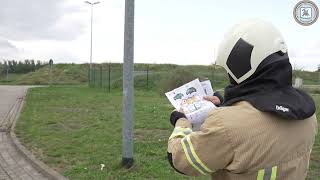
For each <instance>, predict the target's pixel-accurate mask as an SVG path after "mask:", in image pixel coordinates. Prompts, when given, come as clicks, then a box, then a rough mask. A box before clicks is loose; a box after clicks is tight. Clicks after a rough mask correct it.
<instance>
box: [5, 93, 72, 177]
mask: <svg viewBox="0 0 320 180" xmlns="http://www.w3.org/2000/svg"><path fill="white" fill-rule="evenodd" d="M24 103H25V96H24V97H22V98H19V99H18V101H17V102H16V104H15V105H14V106H13V112H14V115H13V116H10V117H9V118H10V119H8V120H7V121H9V122H12V126H11V128H10V129H8V130H9V131H10V132H8V134H10V136H9V137H10V138H9V139H10V141H11V143H12V145H13V146H14V147H15V148H16V149H17V151H18V152H19V153H21V155H22V156H23V157H25V159H26V161H27V162H29V163H30V164H31V165H32V166H33V167H34V168H35V169H36V170H37V171H39V172H40V173H41V174H42V175H43V176H45V177H46V178H48V179H50V180H67V179H68V178H66V177H64V176H62V175H61V174H59V173H58V172H56V171H54V170H53V169H52V168H50V167H49V166H47V165H46V164H44V163H43V162H41V161H39V160H37V159H36V157H35V156H34V155H33V154H32V153H31V152H30V151H28V150H27V149H26V148H25V147H24V146H23V145H22V144H21V143H20V141H19V140H18V138H17V136H16V134H15V133H14V128H15V126H16V122H17V120H18V118H19V116H20V112H21V110H22V107H23V105H24Z"/></svg>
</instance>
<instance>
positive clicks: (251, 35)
mask: <svg viewBox="0 0 320 180" xmlns="http://www.w3.org/2000/svg"><path fill="white" fill-rule="evenodd" d="M276 52H282V53H287V46H286V43H285V42H284V39H283V37H282V35H281V34H280V32H279V31H278V30H277V29H276V28H275V27H274V26H273V25H272V24H270V23H268V22H265V21H262V20H258V19H255V20H250V21H247V22H244V23H241V24H238V25H236V26H235V27H233V28H232V29H231V31H230V32H228V33H227V34H226V35H225V37H224V39H223V40H222V42H221V44H220V45H219V48H218V52H217V55H216V64H217V65H220V66H222V67H224V68H225V69H226V71H227V72H228V74H229V75H230V76H231V77H232V78H233V79H234V80H235V81H236V82H237V83H238V84H240V83H241V82H243V81H244V80H246V79H248V78H249V77H250V76H251V75H252V74H253V73H254V72H255V71H256V70H257V67H258V66H259V64H260V63H261V62H262V61H263V60H264V59H265V58H267V57H268V56H269V55H271V54H274V53H276Z"/></svg>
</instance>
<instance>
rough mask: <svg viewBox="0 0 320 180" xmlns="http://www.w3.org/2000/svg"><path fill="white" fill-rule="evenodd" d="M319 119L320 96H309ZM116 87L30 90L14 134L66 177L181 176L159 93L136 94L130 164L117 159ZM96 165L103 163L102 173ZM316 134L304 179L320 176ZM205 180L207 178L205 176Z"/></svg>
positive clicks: (118, 105)
mask: <svg viewBox="0 0 320 180" xmlns="http://www.w3.org/2000/svg"><path fill="white" fill-rule="evenodd" d="M314 98H315V100H316V102H317V109H318V111H317V114H318V117H320V96H314ZM121 103H122V94H121V91H119V90H117V91H113V92H111V93H110V94H108V93H106V92H105V91H104V90H101V89H90V88H86V87H49V88H35V89H31V90H30V91H29V93H28V97H27V102H26V105H25V107H24V109H23V112H22V114H21V117H20V120H19V122H18V124H17V129H16V132H17V134H18V137H19V138H20V140H21V141H22V142H23V143H24V144H25V145H26V146H27V148H28V149H30V150H32V152H33V153H34V154H35V155H36V156H37V157H38V158H39V159H41V160H42V161H44V162H45V163H47V164H48V165H50V166H51V167H54V168H55V169H57V170H58V171H59V172H61V173H63V174H64V175H65V176H67V177H69V178H70V179H77V180H78V179H155V178H158V179H185V178H184V177H183V176H180V175H179V174H177V173H175V172H174V171H173V170H172V169H171V168H170V166H169V164H168V162H167V160H166V148H167V138H168V137H169V135H170V133H171V130H172V127H171V125H170V124H169V122H168V115H169V113H170V111H171V109H172V107H171V105H170V104H169V102H168V101H167V100H166V98H165V97H163V96H162V97H160V96H159V93H158V92H154V91H142V90H137V91H136V92H135V131H134V134H135V150H134V151H135V160H136V163H135V166H134V167H133V168H132V169H130V170H123V169H121V168H120V166H119V162H120V160H121V121H122V119H121V109H122V108H121ZM100 164H105V165H106V167H105V169H104V170H103V171H101V170H100ZM319 170H320V134H318V136H317V138H316V143H315V146H314V149H313V152H312V158H311V163H310V170H309V177H308V178H309V179H310V180H315V179H317V178H318V177H320V174H319V172H320V171H319ZM204 179H207V178H204Z"/></svg>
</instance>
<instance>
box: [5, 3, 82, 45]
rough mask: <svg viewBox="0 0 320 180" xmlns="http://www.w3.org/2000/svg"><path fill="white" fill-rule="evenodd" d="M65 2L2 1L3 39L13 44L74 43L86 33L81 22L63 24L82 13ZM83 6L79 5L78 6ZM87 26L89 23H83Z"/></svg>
mask: <svg viewBox="0 0 320 180" xmlns="http://www.w3.org/2000/svg"><path fill="white" fill-rule="evenodd" d="M66 2H67V1H66V0H28V1H25V0H1V5H0V24H1V26H0V36H2V37H4V38H6V39H10V40H17V41H20V40H73V39H75V38H76V37H78V36H79V35H80V34H81V33H83V31H84V28H85V26H84V24H83V23H82V22H81V21H79V20H78V21H74V20H72V21H64V20H63V19H65V18H68V16H71V15H72V14H73V13H77V12H81V9H80V8H78V7H72V6H70V5H68V4H67V3H66ZM79 3H80V2H79ZM84 23H86V22H84Z"/></svg>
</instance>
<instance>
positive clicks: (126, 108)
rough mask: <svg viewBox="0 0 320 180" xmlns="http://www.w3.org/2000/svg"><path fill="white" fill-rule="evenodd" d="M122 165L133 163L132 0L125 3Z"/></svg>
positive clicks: (126, 166) (130, 165)
mask: <svg viewBox="0 0 320 180" xmlns="http://www.w3.org/2000/svg"><path fill="white" fill-rule="evenodd" d="M123 61H124V62H123V125H122V163H121V164H122V167H124V168H130V167H132V165H133V107H134V104H133V90H134V87H133V68H134V66H133V65H134V0H126V3H125V29H124V57H123Z"/></svg>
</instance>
